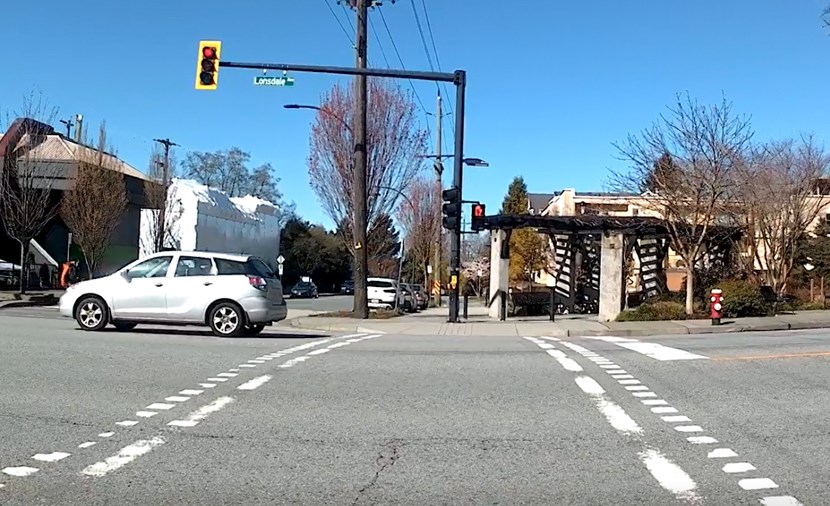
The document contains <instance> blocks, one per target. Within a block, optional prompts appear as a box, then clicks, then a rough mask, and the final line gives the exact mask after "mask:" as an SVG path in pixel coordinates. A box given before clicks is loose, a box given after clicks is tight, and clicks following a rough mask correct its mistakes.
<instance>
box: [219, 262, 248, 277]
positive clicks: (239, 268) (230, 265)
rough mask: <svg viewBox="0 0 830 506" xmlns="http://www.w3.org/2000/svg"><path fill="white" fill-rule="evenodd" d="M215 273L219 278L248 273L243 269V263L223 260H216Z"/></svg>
mask: <svg viewBox="0 0 830 506" xmlns="http://www.w3.org/2000/svg"><path fill="white" fill-rule="evenodd" d="M216 272H217V273H218V274H219V275H220V276H233V275H239V274H247V273H248V271H247V270H246V268H245V263H244V262H236V261H234V260H225V259H223V258H217V259H216Z"/></svg>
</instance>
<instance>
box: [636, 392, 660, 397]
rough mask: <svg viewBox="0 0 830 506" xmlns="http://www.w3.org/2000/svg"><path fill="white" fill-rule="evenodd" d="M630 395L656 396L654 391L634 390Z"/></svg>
mask: <svg viewBox="0 0 830 506" xmlns="http://www.w3.org/2000/svg"><path fill="white" fill-rule="evenodd" d="M631 395H633V396H634V397H657V394H655V393H654V392H634V393H633V394H631Z"/></svg>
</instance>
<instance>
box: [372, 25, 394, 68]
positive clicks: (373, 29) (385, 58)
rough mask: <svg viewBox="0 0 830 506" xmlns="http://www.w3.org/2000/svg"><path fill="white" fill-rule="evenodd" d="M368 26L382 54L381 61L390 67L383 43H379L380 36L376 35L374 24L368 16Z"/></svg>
mask: <svg viewBox="0 0 830 506" xmlns="http://www.w3.org/2000/svg"><path fill="white" fill-rule="evenodd" d="M369 28H371V29H372V35H374V36H375V40H376V41H377V43H378V47H379V48H380V54H381V56H383V61H384V62H386V68H388V69H391V68H392V65H390V64H389V58H387V57H386V51H385V50H384V49H383V44H381V43H380V37H378V32H377V30H375V24H374V23H373V22H372V18H371V17H370V18H369Z"/></svg>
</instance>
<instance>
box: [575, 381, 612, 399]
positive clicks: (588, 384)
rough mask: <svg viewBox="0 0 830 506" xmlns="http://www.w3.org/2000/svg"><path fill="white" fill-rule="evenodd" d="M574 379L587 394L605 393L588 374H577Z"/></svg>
mask: <svg viewBox="0 0 830 506" xmlns="http://www.w3.org/2000/svg"><path fill="white" fill-rule="evenodd" d="M574 381H576V384H577V385H578V386H579V388H581V389H582V391H583V392H585V393H586V394H588V395H602V394H604V393H605V389H604V388H602V386H601V385H600V384H599V383H597V382H596V380H595V379H594V378H591V377H589V376H577V377H576V379H575V380H574Z"/></svg>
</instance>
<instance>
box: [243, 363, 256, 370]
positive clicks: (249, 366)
mask: <svg viewBox="0 0 830 506" xmlns="http://www.w3.org/2000/svg"><path fill="white" fill-rule="evenodd" d="M239 367H244V368H246V369H250V368H251V367H256V365H254V364H239Z"/></svg>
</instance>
